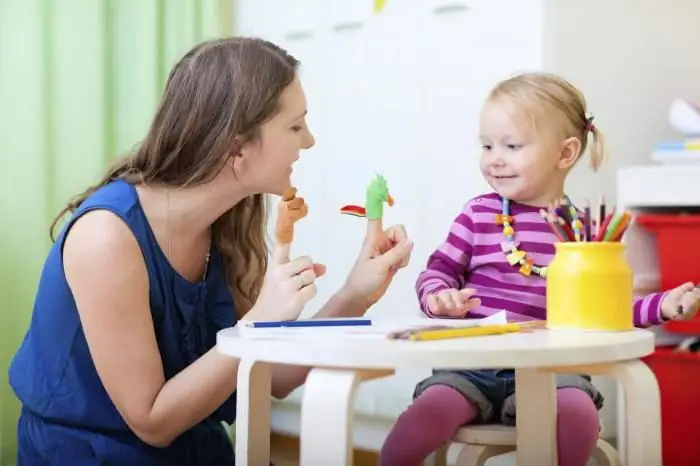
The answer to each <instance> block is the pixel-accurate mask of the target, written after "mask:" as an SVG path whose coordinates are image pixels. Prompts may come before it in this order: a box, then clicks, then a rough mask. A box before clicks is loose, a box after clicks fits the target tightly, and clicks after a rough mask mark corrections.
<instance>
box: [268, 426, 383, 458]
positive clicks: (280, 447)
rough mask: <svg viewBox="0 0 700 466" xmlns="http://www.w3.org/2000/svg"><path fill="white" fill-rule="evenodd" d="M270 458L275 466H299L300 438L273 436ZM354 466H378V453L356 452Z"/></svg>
mask: <svg viewBox="0 0 700 466" xmlns="http://www.w3.org/2000/svg"><path fill="white" fill-rule="evenodd" d="M270 456H271V457H272V462H273V463H275V466H299V438H298V437H288V436H285V435H280V434H272V437H271V438H270ZM353 457H354V461H353V466H377V463H378V460H379V458H378V457H377V454H376V453H373V452H368V451H363V450H355V453H354V454H353Z"/></svg>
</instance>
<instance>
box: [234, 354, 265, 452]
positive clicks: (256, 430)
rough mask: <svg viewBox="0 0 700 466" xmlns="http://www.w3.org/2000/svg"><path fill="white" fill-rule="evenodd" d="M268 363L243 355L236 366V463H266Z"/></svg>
mask: <svg viewBox="0 0 700 466" xmlns="http://www.w3.org/2000/svg"><path fill="white" fill-rule="evenodd" d="M270 387H271V385H270V365H269V364H267V363H265V362H262V361H251V360H246V359H243V360H241V362H240V364H239V366H238V389H237V405H236V466H238V465H240V466H269V464H270V409H271V399H270V396H271V394H270Z"/></svg>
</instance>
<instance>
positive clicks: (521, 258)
mask: <svg viewBox="0 0 700 466" xmlns="http://www.w3.org/2000/svg"><path fill="white" fill-rule="evenodd" d="M565 199H566V202H567V203H568V204H569V206H572V205H573V204H571V201H570V200H569V199H568V198H565ZM571 218H572V222H571V228H572V229H573V230H574V232H575V234H576V237H577V239H578V236H579V234H580V231H581V230H582V229H583V223H582V222H581V220H580V219H579V218H578V215H577V213H576V209H574V208H573V207H572V208H571ZM513 223H515V218H514V217H512V216H511V215H510V200H509V199H505V198H503V213H501V214H497V215H496V224H497V225H502V226H503V236H505V238H506V240H505V241H503V242H501V249H502V250H503V252H504V253H505V254H506V260H507V261H508V263H509V264H510V265H512V266H514V267H518V268H519V271H520V273H522V274H523V275H525V276H530V275H532V274H533V273H534V274H535V275H539V276H540V277H542V278H547V267H540V266H538V265H535V264H534V262H533V260H532V259H531V258H530V257H529V256H528V255H527V253H526V252H525V251H521V250H519V249H518V246H519V245H520V244H519V243H518V241H516V240H515V228H513V226H512V224H513Z"/></svg>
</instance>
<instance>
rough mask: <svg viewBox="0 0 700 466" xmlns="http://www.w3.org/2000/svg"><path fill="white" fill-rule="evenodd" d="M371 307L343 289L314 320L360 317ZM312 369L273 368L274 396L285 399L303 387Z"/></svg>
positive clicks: (284, 366)
mask: <svg viewBox="0 0 700 466" xmlns="http://www.w3.org/2000/svg"><path fill="white" fill-rule="evenodd" d="M369 307H370V305H369V304H368V303H366V302H363V301H362V300H360V299H353V298H352V296H350V295H349V293H347V292H346V290H345V289H341V290H340V291H338V292H337V293H336V294H335V295H333V296H332V297H331V299H329V300H328V302H327V303H326V304H325V305H324V306H323V307H322V308H321V310H320V311H319V312H318V313H316V314H315V315H314V316H313V318H314V319H323V318H331V317H360V316H362V315H363V314H364V313H365V312H367V310H368V309H369ZM310 369H311V368H310V367H302V366H290V365H285V364H278V365H275V366H272V384H271V385H272V396H274V397H275V398H277V399H280V400H281V399H284V398H286V397H288V396H289V394H290V393H292V391H293V390H294V389H296V388H297V387H299V386H301V385H302V384H303V383H304V381H305V380H306V376H307V375H308V374H309V370H310Z"/></svg>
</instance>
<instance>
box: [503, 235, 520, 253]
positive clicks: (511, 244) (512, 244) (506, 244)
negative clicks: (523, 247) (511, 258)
mask: <svg viewBox="0 0 700 466" xmlns="http://www.w3.org/2000/svg"><path fill="white" fill-rule="evenodd" d="M517 248H518V242H517V241H514V240H513V238H512V237H511V238H506V240H505V241H502V242H501V250H502V251H503V252H510V251H512V250H513V249H517Z"/></svg>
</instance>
